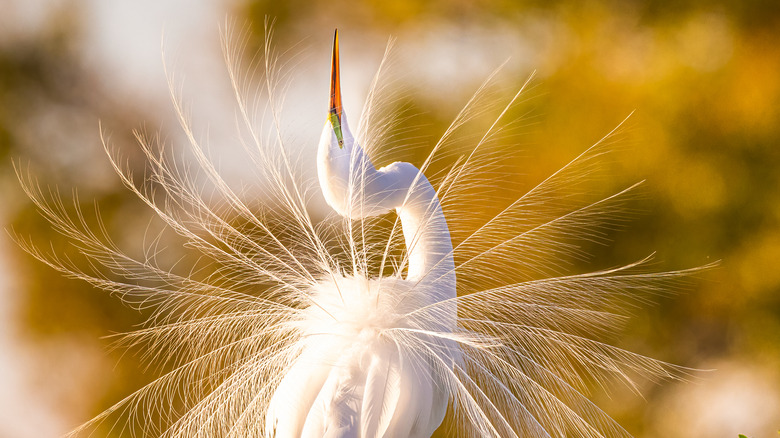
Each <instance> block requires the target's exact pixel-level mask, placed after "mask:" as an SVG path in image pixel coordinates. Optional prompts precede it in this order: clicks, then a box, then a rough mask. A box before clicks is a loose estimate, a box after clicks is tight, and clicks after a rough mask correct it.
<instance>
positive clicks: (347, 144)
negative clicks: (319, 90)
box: [317, 30, 364, 214]
mask: <svg viewBox="0 0 780 438" xmlns="http://www.w3.org/2000/svg"><path fill="white" fill-rule="evenodd" d="M363 158H364V157H363V151H362V150H361V149H360V146H358V145H357V144H356V143H355V139H354V137H353V136H352V132H351V131H350V130H349V125H348V124H347V116H346V114H345V112H344V108H343V107H342V104H341V75H340V73H339V34H338V30H336V34H335V37H334V40H333V57H332V60H331V70H330V101H329V108H328V118H327V121H326V122H325V126H324V127H323V129H322V136H321V137H320V144H319V147H318V149H317V174H318V176H319V180H320V187H321V188H322V193H323V195H324V196H325V200H326V201H327V202H328V205H330V206H331V207H332V208H333V209H335V210H336V211H337V212H339V213H340V214H344V213H345V211H346V203H347V202H348V199H349V198H350V194H349V187H350V174H354V170H355V163H357V162H361V161H363Z"/></svg>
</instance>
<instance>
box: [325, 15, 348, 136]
mask: <svg viewBox="0 0 780 438" xmlns="http://www.w3.org/2000/svg"><path fill="white" fill-rule="evenodd" d="M341 114H342V111H341V76H340V75H339V30H338V29H336V34H335V36H334V37H333V58H332V59H331V64H330V111H329V112H328V120H330V124H331V125H332V126H333V132H334V133H336V138H337V139H338V141H339V148H343V147H344V134H343V132H342V131H341Z"/></svg>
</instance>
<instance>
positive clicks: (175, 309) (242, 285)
mask: <svg viewBox="0 0 780 438" xmlns="http://www.w3.org/2000/svg"><path fill="white" fill-rule="evenodd" d="M226 54H227V55H231V54H232V52H230V51H227V52H226ZM267 55H268V54H267ZM228 59H229V61H230V56H228ZM228 64H229V66H231V62H228ZM265 65H266V67H267V68H270V67H269V66H273V65H275V62H274V60H273V59H272V60H270V61H269V60H266V61H265ZM266 74H267V80H266V82H265V83H266V87H267V88H266V90H265V92H266V94H267V99H268V102H269V106H270V107H271V111H272V114H273V117H271V119H272V120H274V124H273V127H272V128H271V130H270V132H271V133H272V135H268V136H263V135H261V134H260V131H261V130H260V129H259V128H258V127H257V126H255V124H254V122H253V120H255V119H256V118H255V117H254V116H255V115H254V114H253V113H252V112H251V111H252V109H253V108H257V107H258V105H256V104H255V103H248V102H247V101H246V100H245V98H244V97H243V95H242V93H241V92H239V91H238V90H243V89H244V86H243V84H242V83H239V82H238V77H239V75H237V74H235V72H234V71H233V70H230V77H231V79H232V80H233V86H234V88H235V90H237V91H236V97H237V103H238V108H239V111H240V114H241V118H242V119H243V121H244V122H245V125H246V126H245V130H244V131H242V132H243V134H244V135H245V136H246V139H245V140H246V141H245V144H246V145H248V146H250V147H247V149H246V151H247V154H248V157H249V158H250V161H248V163H249V164H251V165H253V166H255V169H256V170H257V172H258V174H260V175H261V176H262V177H263V178H265V179H266V180H267V185H266V186H265V187H264V189H265V196H266V197H267V205H268V206H269V207H268V208H267V209H261V211H259V212H258V210H256V209H254V208H251V207H249V205H248V203H247V202H246V201H245V200H244V199H242V196H241V195H239V194H237V192H236V191H234V190H233V189H232V188H231V186H230V185H229V184H227V183H226V182H225V180H224V179H223V178H222V177H221V176H220V173H219V171H218V170H217V169H216V167H215V166H214V164H213V163H212V162H211V160H209V159H208V157H207V155H206V153H204V150H203V148H202V147H201V146H200V145H199V144H198V142H197V140H196V139H195V136H194V135H193V133H192V129H191V128H190V126H189V125H188V122H187V120H186V117H184V116H183V115H182V117H181V121H182V127H183V129H184V131H185V133H186V134H187V137H188V139H189V141H190V146H191V148H190V150H191V152H192V153H193V155H194V157H195V158H196V160H197V164H198V166H199V169H200V171H201V174H202V175H203V176H204V177H205V179H206V180H207V181H208V182H209V187H210V188H209V190H202V189H200V188H199V186H198V184H197V183H195V182H194V181H195V179H194V178H193V176H192V174H191V172H190V171H189V169H187V170H183V169H181V168H180V167H178V166H177V165H176V162H175V160H168V159H164V158H161V154H160V153H159V151H158V150H157V149H156V148H155V147H153V146H152V145H150V144H149V143H146V142H145V141H143V139H141V140H142V150H143V152H144V153H145V154H146V157H147V158H148V161H149V164H150V166H151V170H150V171H151V173H152V175H151V181H153V184H150V185H146V186H144V185H140V186H139V185H138V184H137V183H136V182H135V181H134V180H133V178H132V175H131V174H130V172H129V171H126V170H124V169H123V168H122V166H121V165H120V164H119V163H120V160H117V159H116V158H114V157H111V160H112V164H113V165H114V167H115V169H116V170H117V173H118V174H119V176H120V178H121V179H122V181H123V183H124V184H125V185H126V186H127V187H128V188H129V189H130V190H132V191H133V192H134V193H135V194H136V195H137V196H138V197H139V199H140V200H141V201H142V202H143V203H144V204H146V205H147V206H148V207H149V208H151V209H152V211H154V212H155V213H156V215H157V216H158V217H159V218H160V219H161V220H162V222H163V223H164V224H165V225H166V226H167V227H168V229H169V230H171V231H173V232H174V233H175V234H176V235H178V237H179V238H181V239H183V240H184V246H183V247H184V248H186V250H187V251H193V252H195V253H197V254H198V255H199V260H200V262H199V263H201V264H196V265H195V266H193V268H192V269H191V271H190V274H188V275H182V274H179V273H177V272H180V271H179V270H178V269H174V268H173V267H164V266H160V264H159V261H158V258H157V257H156V255H157V253H158V249H157V248H156V247H155V246H154V244H153V245H152V246H151V247H150V248H145V250H146V252H145V254H146V255H147V256H145V257H141V258H134V257H132V256H131V255H129V254H128V253H127V252H124V251H122V250H121V249H119V248H118V247H117V246H116V245H115V244H114V243H113V241H112V240H111V239H110V238H109V237H108V236H106V235H104V234H102V233H103V232H104V231H105V229H104V228H101V229H100V231H101V232H94V231H93V230H92V229H90V228H89V227H88V225H87V222H86V221H85V220H84V219H83V217H82V216H81V213H80V212H79V213H77V215H76V216H75V217H72V216H69V213H68V211H67V210H66V209H65V208H64V207H63V203H62V200H61V199H60V198H59V197H58V195H54V196H55V197H54V198H53V199H51V198H47V195H46V194H45V193H44V191H42V190H41V189H40V187H38V186H37V184H36V183H35V182H34V181H32V180H25V179H24V178H22V179H23V186H24V188H25V190H26V191H27V194H28V195H29V196H30V197H31V199H32V200H33V201H34V202H36V204H37V205H38V206H39V208H40V210H41V212H42V214H43V215H44V216H45V217H46V218H47V219H48V220H49V221H50V222H51V223H52V224H53V226H54V227H56V229H57V230H59V231H60V232H61V233H63V234H64V235H65V236H67V237H69V238H70V239H71V240H72V243H73V245H74V247H75V249H76V252H77V254H78V255H79V256H80V257H84V258H86V263H85V264H83V265H79V264H76V263H74V262H72V261H71V259H70V258H68V257H58V256H57V255H51V254H47V253H44V252H42V251H40V250H39V249H38V248H37V247H35V246H34V245H31V244H27V243H26V242H25V241H23V240H21V239H20V242H21V244H22V245H23V247H25V249H27V250H28V251H29V252H30V253H31V254H33V255H34V256H36V257H38V258H39V259H41V260H42V261H44V262H45V263H47V264H49V265H50V266H52V267H53V268H55V269H58V270H60V271H62V272H63V273H65V274H66V275H69V276H71V277H75V278H80V279H83V280H85V281H87V282H89V283H90V284H93V285H95V286H96V287H99V288H103V289H106V290H109V291H111V292H113V293H115V294H117V295H119V296H120V297H121V298H122V299H123V300H124V301H125V302H127V303H128V304H130V305H135V306H137V307H139V308H142V309H145V310H149V309H151V311H152V315H151V317H150V322H149V326H148V327H147V328H145V329H142V330H139V331H138V332H134V333H130V334H127V335H126V337H125V338H124V342H125V343H126V344H128V345H141V346H143V348H145V354H146V355H147V356H148V357H150V358H152V360H153V361H156V362H160V363H158V364H157V365H161V366H162V365H167V366H168V367H169V368H168V370H167V371H166V373H165V374H163V375H162V376H161V377H159V378H158V379H156V380H154V381H153V382H151V383H150V384H148V385H147V386H145V387H143V388H141V389H140V390H139V391H137V392H135V393H133V394H131V395H130V396H128V397H127V398H125V399H123V400H121V401H119V402H118V403H117V404H116V405H114V406H112V407H111V408H110V409H108V410H106V411H105V412H104V413H103V414H101V415H99V416H98V417H96V418H95V419H93V420H92V421H90V422H88V423H87V424H85V425H84V426H82V427H81V428H79V429H77V430H76V431H75V432H74V433H76V434H77V433H80V432H82V431H86V430H87V429H89V428H91V427H94V426H95V425H97V424H99V423H101V422H103V421H105V420H107V419H108V418H111V417H113V416H115V415H122V414H126V415H127V417H126V424H129V425H130V427H128V429H127V430H128V431H130V432H133V431H140V434H142V435H143V436H162V437H171V438H174V437H177V438H178V437H180V438H185V437H186V438H192V437H204V438H205V437H209V438H211V437H233V438H239V437H241V438H247V437H255V438H261V437H270V436H275V437H278V438H290V437H299V436H304V437H362V438H373V437H421V438H422V437H428V436H430V435H431V434H433V433H434V431H435V430H436V429H437V428H438V427H440V424H441V423H442V420H443V419H444V417H445V415H446V413H447V412H452V413H453V417H452V419H451V421H449V423H450V425H451V426H450V427H455V428H457V430H455V431H454V435H457V436H466V437H477V436H478V437H520V436H524V437H525V436H528V437H553V436H582V437H601V436H628V435H629V434H628V433H627V432H626V431H625V430H624V429H622V428H621V427H620V426H619V425H618V424H617V423H615V422H614V421H613V420H612V419H611V418H610V417H609V416H608V415H606V414H605V413H604V412H602V411H601V410H600V409H599V408H598V407H597V406H595V405H594V404H593V403H592V402H591V401H590V400H588V399H587V398H586V397H585V396H584V395H583V392H585V391H587V388H588V386H589V384H592V383H593V382H596V383H600V384H602V385H603V384H605V383H604V382H607V379H608V378H609V379H612V380H609V381H620V382H623V383H625V384H627V385H629V386H631V387H635V383H634V378H635V376H637V375H641V376H646V377H650V378H678V377H680V376H682V375H684V374H685V370H684V369H682V368H679V367H676V366H673V365H669V364H666V363H664V362H660V361H657V360H654V359H650V358H647V357H644V356H641V355H639V354H636V353H632V352H629V351H626V350H623V349H620V348H617V347H614V346H611V345H608V344H605V343H603V342H600V341H599V340H598V339H597V338H598V337H599V335H600V334H603V333H609V332H611V331H612V330H613V329H614V327H615V325H617V324H618V323H620V322H621V321H622V318H623V317H622V316H621V315H619V314H615V313H613V310H614V309H619V308H620V304H625V303H626V302H635V301H636V300H642V299H643V295H644V294H646V293H657V292H658V291H659V290H660V289H662V288H663V287H668V286H670V285H673V284H674V283H675V282H676V281H678V280H679V279H680V278H681V277H684V276H686V275H688V274H689V273H691V272H693V271H695V270H689V271H675V272H660V273H647V272H640V271H639V269H641V267H642V265H643V263H644V262H645V260H642V261H640V262H636V263H631V264H628V265H626V266H623V267H618V268H613V269H607V270H601V271H596V272H591V273H585V274H573V275H566V274H564V273H562V272H561V270H562V263H561V260H563V259H565V258H566V257H571V256H581V255H582V252H581V248H580V246H578V245H577V244H576V243H575V242H576V240H577V239H579V240H586V241H589V242H594V241H595V242H602V241H604V240H605V237H604V230H605V229H606V228H609V227H610V226H613V225H614V224H616V223H619V222H620V220H621V218H620V215H619V212H621V211H623V210H624V208H623V207H622V206H621V202H622V199H623V196H624V195H625V194H626V193H628V192H629V191H630V190H631V189H632V188H633V187H634V186H631V187H629V188H627V189H625V190H622V191H620V192H618V193H615V194H613V195H611V196H607V197H604V198H598V199H596V200H583V199H584V197H583V196H582V195H583V194H582V190H581V187H582V185H581V183H583V181H587V180H589V178H591V177H592V175H593V173H594V171H595V169H596V168H597V167H598V166H597V164H598V158H599V157H600V156H601V155H602V154H603V153H604V152H605V151H604V150H603V148H602V145H601V142H598V143H597V144H596V145H594V146H593V147H591V148H589V149H587V150H586V151H585V152H583V153H582V154H581V155H580V156H578V157H576V158H574V159H573V160H571V161H570V162H569V163H567V164H565V165H564V166H563V167H562V168H561V169H560V170H558V171H557V172H555V173H554V174H553V175H551V176H550V177H548V178H546V179H544V180H543V181H541V182H540V183H539V184H537V185H536V186H534V187H532V188H531V189H529V190H528V191H527V192H525V193H524V194H522V195H520V196H519V197H517V198H516V199H514V200H512V201H511V202H509V203H508V204H505V205H503V206H502V207H501V208H499V209H498V210H496V211H494V212H492V213H490V214H491V215H490V216H489V218H488V219H487V220H485V221H484V222H482V223H481V224H478V225H477V226H475V227H465V228H464V227H463V224H464V223H466V222H464V219H469V218H470V217H471V216H472V215H474V212H475V211H476V210H481V209H482V206H481V205H477V203H475V202H473V201H474V198H473V197H472V198H469V196H473V193H482V192H481V191H482V190H484V189H485V187H488V188H489V187H490V184H489V183H487V184H485V181H484V178H485V177H484V175H483V171H484V170H485V169H487V167H489V165H490V164H491V163H493V162H495V161H496V160H498V159H499V158H500V156H501V154H492V153H490V152H489V149H488V146H487V144H488V143H489V142H490V140H491V138H492V137H493V136H494V135H495V133H496V132H497V131H498V130H499V129H500V128H499V125H500V122H501V119H502V117H504V116H505V114H506V113H507V112H508V110H509V109H510V107H511V106H512V105H513V104H514V102H515V100H516V99H517V96H518V95H519V92H518V95H515V96H514V98H512V99H511V100H510V101H509V102H508V103H507V105H506V106H505V107H504V108H503V110H502V111H501V112H500V114H499V115H498V117H497V118H496V120H495V121H494V122H493V123H492V124H491V126H490V127H489V128H488V129H487V131H486V132H484V134H480V135H479V136H477V137H476V138H477V139H478V140H477V141H476V142H475V143H474V144H473V147H472V148H471V150H470V151H468V152H466V153H465V154H463V155H462V156H460V157H458V158H457V159H455V160H453V161H451V162H449V164H447V166H448V167H446V166H445V168H444V169H445V170H444V172H443V176H441V175H440V176H439V177H438V178H436V179H435V180H434V178H429V177H430V176H431V175H428V177H426V172H427V171H428V170H429V169H430V164H431V163H432V162H433V161H435V160H436V159H437V158H438V157H439V155H440V154H441V152H442V151H443V150H446V148H447V146H448V144H449V143H450V139H451V137H452V136H453V135H454V133H455V132H457V131H458V130H459V129H461V127H462V126H463V125H464V123H465V121H466V120H467V119H468V118H469V115H470V112H471V109H472V108H473V106H474V105H475V104H474V101H475V99H477V98H476V97H475V98H474V99H472V101H470V102H469V103H467V104H466V108H465V109H464V110H463V111H461V112H460V113H459V114H458V116H457V117H456V119H455V121H453V123H452V125H451V126H450V127H449V128H448V129H447V131H446V132H445V133H444V134H443V135H442V138H441V140H440V141H438V142H437V143H436V145H435V146H434V147H433V148H432V149H431V152H430V155H429V157H428V158H427V159H426V160H425V161H424V162H423V163H422V165H419V166H414V165H412V164H410V163H405V162H394V163H391V164H388V165H386V166H384V167H379V168H377V167H376V166H375V165H374V163H373V162H372V159H375V157H372V156H369V155H370V153H371V151H372V150H373V151H376V150H377V149H378V148H382V147H383V144H384V143H383V137H382V136H381V135H372V134H369V132H371V131H370V130H369V129H365V126H364V124H366V123H368V121H369V120H370V121H371V122H374V119H373V118H370V117H368V116H366V114H364V117H363V118H362V122H361V124H360V126H361V128H360V129H358V130H357V134H354V135H353V132H352V131H351V130H350V127H349V124H348V122H347V118H346V113H345V112H344V110H343V108H341V94H340V82H341V78H340V76H339V73H338V50H337V46H335V47H334V56H333V63H332V72H331V99H330V110H329V115H328V122H327V123H326V125H325V127H324V129H323V132H322V137H321V140H320V143H319V146H318V152H317V168H318V180H319V189H320V190H321V192H322V194H323V196H324V198H325V200H326V202H327V204H328V205H329V206H330V207H331V208H332V209H333V210H334V211H335V220H332V221H330V222H328V221H327V220H326V221H325V222H324V224H319V223H315V221H314V220H313V218H312V216H311V215H310V214H309V212H308V205H307V193H309V192H308V188H307V187H305V186H302V185H301V181H300V179H299V178H298V175H296V173H295V171H294V169H293V167H294V166H293V165H292V164H291V160H290V159H289V157H288V151H287V149H286V148H285V144H284V140H283V136H282V135H281V133H280V132H279V130H280V124H279V122H278V117H277V114H276V112H274V111H275V109H274V105H275V102H276V95H275V93H276V87H275V86H274V83H273V81H272V80H271V78H274V77H275V76H274V75H273V72H271V71H267V72H266ZM481 91H482V89H480V91H478V93H477V95H478V96H479V94H480V92H481ZM372 93H373V89H372ZM373 98H374V96H373V94H372V95H371V97H370V98H369V102H371V101H373ZM174 103H175V105H176V109H177V111H179V113H180V114H184V112H183V111H182V109H181V105H180V103H178V101H176V100H174ZM371 110H372V107H371V105H368V109H367V110H364V111H367V113H371ZM387 126H389V125H387ZM380 131H381V130H380ZM269 139H270V140H269ZM367 143H369V144H370V145H372V148H369V147H367V146H366V145H367ZM486 166H487V167H486ZM204 192H206V193H208V194H205V193H204ZM469 201H470V202H469ZM445 213H446V214H445ZM479 213H480V215H477V216H478V217H484V215H482V214H483V213H485V212H483V211H479ZM454 232H458V233H459V237H458V238H457V239H454V237H453V236H454ZM453 241H455V244H453ZM203 260H205V261H206V262H208V263H209V264H208V266H207V267H208V270H207V269H206V268H204V267H203V265H202V264H203V263H204V262H202V261H203ZM96 266H102V268H101V269H102V270H98V269H96V268H95V267H96ZM196 268H197V269H196ZM206 270H207V271H208V272H210V274H208V275H203V272H204V271H206ZM106 272H108V273H110V275H109V274H106ZM139 410H140V411H146V415H139V414H138V411H139ZM149 418H151V419H149ZM139 419H141V420H147V419H149V420H148V421H143V427H138V426H137V425H135V424H134V423H133V422H134V421H139Z"/></svg>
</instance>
